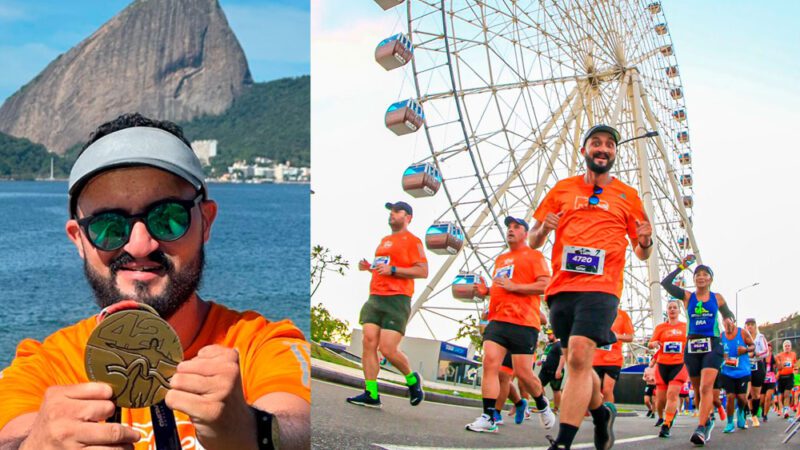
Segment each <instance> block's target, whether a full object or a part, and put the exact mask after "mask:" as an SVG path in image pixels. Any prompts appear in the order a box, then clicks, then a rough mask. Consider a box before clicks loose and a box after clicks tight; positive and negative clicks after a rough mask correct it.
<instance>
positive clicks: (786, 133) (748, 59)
mask: <svg viewBox="0 0 800 450" xmlns="http://www.w3.org/2000/svg"><path fill="white" fill-rule="evenodd" d="M342 3H344V4H342V5H341V7H340V6H339V5H340V3H339V2H337V6H336V7H335V8H334V7H331V5H330V2H328V1H325V0H312V25H311V35H312V43H311V53H312V67H313V71H314V72H313V73H314V77H313V78H312V150H311V151H312V160H313V162H314V167H315V168H316V170H315V174H314V175H315V178H314V181H313V183H312V187H313V189H314V190H315V192H316V194H315V195H314V196H312V217H313V220H312V244H321V245H324V246H327V247H330V248H331V249H332V250H333V251H334V252H336V253H341V254H342V255H343V256H344V257H345V258H347V259H349V260H350V261H351V262H352V263H353V266H354V267H355V263H356V262H357V261H358V259H360V258H362V257H366V258H368V259H371V257H372V255H373V253H374V250H375V247H376V246H377V244H378V242H379V239H380V237H381V236H384V235H386V234H388V233H389V228H388V226H387V225H386V219H387V214H386V212H385V210H384V209H383V207H382V205H383V202H385V201H389V200H392V201H393V200H397V199H406V200H409V201H410V202H411V203H412V205H414V207H415V217H414V221H413V222H412V224H411V230H412V232H414V233H415V234H417V235H418V236H422V235H423V234H424V231H425V229H426V228H427V226H428V225H429V224H430V222H431V221H432V220H434V219H435V218H436V217H437V216H438V214H439V213H441V211H443V209H442V207H441V204H440V203H437V202H439V201H440V200H439V199H436V198H434V199H410V197H408V196H407V195H406V194H404V193H403V191H402V189H401V187H400V174H401V172H402V170H403V169H404V168H405V167H406V166H407V165H408V164H409V163H410V162H412V161H414V160H418V159H421V158H422V157H423V156H424V154H425V153H426V152H428V149H427V143H426V142H425V141H424V137H423V134H422V133H415V134H413V135H408V136H402V137H397V136H395V135H394V134H392V133H391V132H389V131H388V130H386V129H385V128H384V126H383V114H384V111H385V110H386V107H387V106H388V105H389V104H390V103H391V102H393V101H395V100H396V99H398V98H401V97H403V96H405V97H408V96H409V94H410V84H411V80H410V78H409V70H410V69H407V70H406V71H405V72H403V70H401V69H398V70H396V71H392V72H385V71H384V70H383V69H382V68H381V67H379V66H378V65H377V64H376V63H375V62H374V60H373V56H372V52H373V51H374V48H375V45H376V44H377V43H378V42H379V41H380V40H381V39H383V38H384V37H386V36H389V35H391V34H393V33H396V32H398V31H402V30H403V26H404V25H405V24H404V22H403V21H404V20H405V10H404V8H395V9H393V10H390V11H386V12H384V11H382V10H381V9H380V8H379V7H378V6H377V5H376V4H374V3H373V2H358V3H359V4H358V5H354V4H353V3H357V2H352V3H351V2H342ZM663 3H664V12H665V14H666V17H667V21H668V24H669V30H670V34H671V37H672V41H673V44H674V47H675V54H676V57H677V60H678V64H679V66H680V74H681V80H682V83H683V87H684V92H685V99H686V107H687V114H688V117H689V123H690V136H691V142H692V149H693V169H694V192H695V198H694V200H695V202H694V204H695V206H694V224H695V227H694V230H695V234H696V236H697V238H698V242H699V246H700V250H701V251H702V254H703V258H704V262H705V263H706V264H709V265H711V266H712V267H713V268H714V270H715V272H716V280H715V282H714V286H713V289H714V290H715V291H718V292H721V293H722V294H723V295H724V296H725V297H726V298H727V299H728V300H729V301H730V302H731V304H732V306H733V304H734V303H735V297H736V295H735V294H736V291H737V290H738V289H740V288H741V287H743V286H747V285H750V284H752V283H754V282H759V283H760V285H759V286H757V287H755V288H752V289H748V290H746V291H743V292H742V293H741V294H740V295H739V299H740V302H739V316H740V317H750V316H752V317H756V318H757V319H758V321H759V322H764V321H776V320H778V319H780V318H781V317H783V316H785V315H788V314H790V313H792V312H795V311H800V301H798V294H796V293H795V292H794V289H795V287H794V283H793V280H794V279H795V278H797V276H798V275H797V273H796V271H797V269H796V267H797V265H796V264H794V263H793V259H794V257H795V255H798V254H800V242H798V239H797V238H796V230H797V228H798V219H800V214H799V213H798V205H800V200H798V196H797V194H796V193H797V191H798V188H797V186H796V181H795V180H796V177H797V175H796V173H797V170H798V167H800V153H799V152H798V150H797V144H796V142H797V138H796V137H795V130H797V129H798V128H800V126H799V125H798V124H800V109H798V107H797V105H798V104H800V84H798V75H797V74H798V73H800V29H798V27H797V17H800V3H798V2H791V1H782V2H777V1H775V2H752V1H729V0H725V1H723V0H716V1H711V0H707V1H704V2H697V1H690V0H680V1H665V2H663ZM429 259H430V261H431V274H433V273H435V271H436V268H438V266H439V265H440V264H441V262H442V261H443V260H444V257H442V256H436V255H432V254H429ZM368 284H369V276H368V275H367V274H366V273H361V272H358V271H357V270H355V269H352V270H350V271H349V272H348V273H347V274H346V276H344V277H340V276H338V275H328V276H327V278H326V280H325V282H324V284H323V287H322V288H321V289H320V290H319V291H318V292H317V294H316V295H315V297H314V298H313V299H312V302H313V303H318V302H322V303H324V304H325V305H326V306H327V307H328V308H329V309H330V310H331V312H332V313H333V315H334V316H337V317H340V318H342V319H346V320H348V321H349V322H350V323H351V325H352V324H356V323H357V321H358V312H359V310H360V307H361V305H362V304H363V302H364V301H365V300H366V298H367V295H368ZM416 286H417V292H419V291H420V290H421V289H422V288H423V287H424V286H425V283H423V282H420V281H418V282H417V284H416ZM458 305H459V304H458V303H456V302H453V305H452V306H458ZM428 317H430V316H428ZM431 326H432V327H433V328H435V329H449V330H453V328H452V325H448V324H447V321H445V320H436V319H434V321H433V322H431ZM408 333H409V335H413V336H423V337H428V336H429V333H428V332H427V330H426V327H425V325H424V324H422V323H421V321H420V320H419V319H416V320H414V321H412V323H411V324H410V325H409V331H408ZM452 334H453V333H452V332H450V333H448V332H443V333H442V335H443V337H449V336H452ZM448 335H449V336H448Z"/></svg>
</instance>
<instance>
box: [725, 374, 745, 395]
mask: <svg viewBox="0 0 800 450" xmlns="http://www.w3.org/2000/svg"><path fill="white" fill-rule="evenodd" d="M720 379H721V382H722V388H723V389H725V392H727V393H728V395H730V394H747V383H749V382H750V375H746V376H743V377H741V378H731V377H729V376H727V375H722V376H720Z"/></svg>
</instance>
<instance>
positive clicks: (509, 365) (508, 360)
mask: <svg viewBox="0 0 800 450" xmlns="http://www.w3.org/2000/svg"><path fill="white" fill-rule="evenodd" d="M500 365H501V366H503V367H505V368H507V369H511V370H514V364H512V363H511V352H506V356H504V357H503V362H502V364H500Z"/></svg>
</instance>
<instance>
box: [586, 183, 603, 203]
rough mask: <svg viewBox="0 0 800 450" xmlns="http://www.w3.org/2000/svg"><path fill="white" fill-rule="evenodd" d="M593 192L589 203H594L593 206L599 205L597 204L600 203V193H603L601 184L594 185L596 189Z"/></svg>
mask: <svg viewBox="0 0 800 450" xmlns="http://www.w3.org/2000/svg"><path fill="white" fill-rule="evenodd" d="M592 192H593V193H592V196H591V197H589V204H590V205H592V206H597V204H598V203H600V197H599V196H600V194H602V193H603V188H601V187H600V186H598V185H596V184H595V185H594V190H593V191H592Z"/></svg>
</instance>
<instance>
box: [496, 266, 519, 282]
mask: <svg viewBox="0 0 800 450" xmlns="http://www.w3.org/2000/svg"><path fill="white" fill-rule="evenodd" d="M494 277H495V278H508V279H509V280H510V279H512V278H514V265H513V264H512V265H510V266H505V267H501V268H499V269H497V273H495V274H494Z"/></svg>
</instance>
